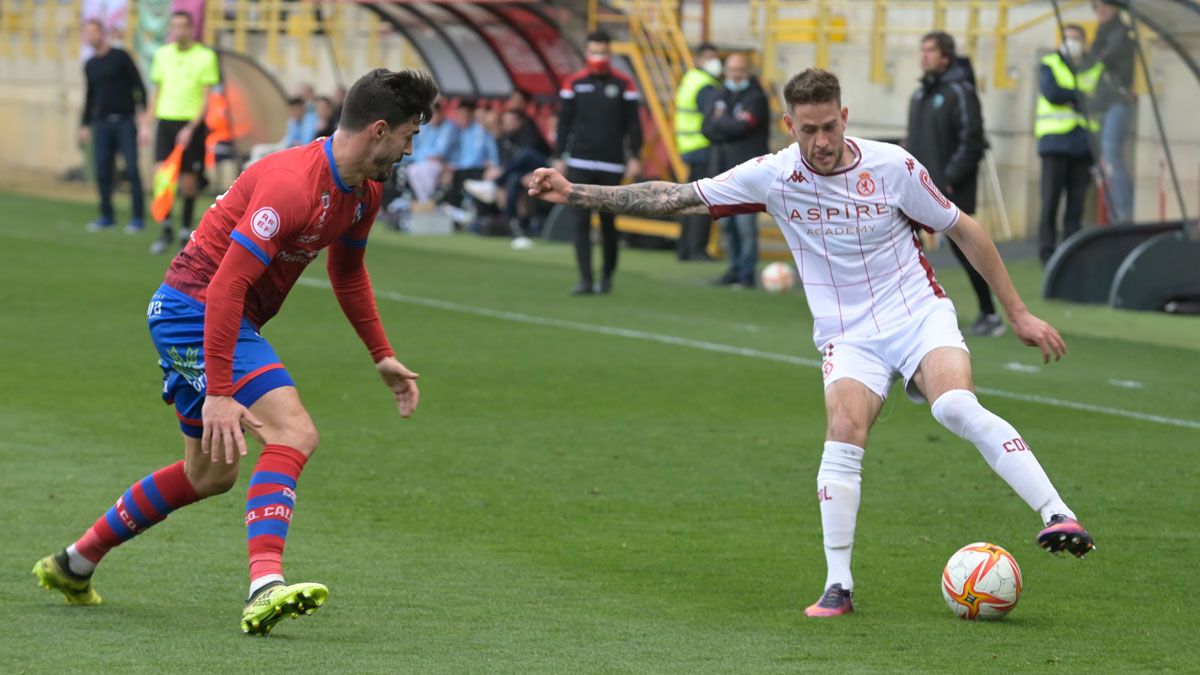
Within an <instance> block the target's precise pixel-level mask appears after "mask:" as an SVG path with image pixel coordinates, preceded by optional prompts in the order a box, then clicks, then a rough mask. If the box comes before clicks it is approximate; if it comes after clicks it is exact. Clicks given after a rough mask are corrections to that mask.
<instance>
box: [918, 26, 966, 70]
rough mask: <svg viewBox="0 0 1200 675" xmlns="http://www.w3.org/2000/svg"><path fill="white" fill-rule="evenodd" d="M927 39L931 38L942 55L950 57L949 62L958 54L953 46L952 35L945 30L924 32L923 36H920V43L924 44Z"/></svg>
mask: <svg viewBox="0 0 1200 675" xmlns="http://www.w3.org/2000/svg"><path fill="white" fill-rule="evenodd" d="M929 40H933V43H934V44H935V45H937V49H938V51H939V52H941V53H942V56H944V57H946V58H948V59H950V61H951V62H953V61H954V59H955V58H956V57H957V56H958V54H957V53H956V51H955V48H954V37H953V36H952V35H950V34H949V33H947V32H946V31H941V30H935V31H933V32H932V33H926V34H925V37H923V38H921V43H922V44H924V43H925V42H927V41H929Z"/></svg>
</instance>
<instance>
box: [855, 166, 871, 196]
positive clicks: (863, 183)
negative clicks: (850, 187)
mask: <svg viewBox="0 0 1200 675" xmlns="http://www.w3.org/2000/svg"><path fill="white" fill-rule="evenodd" d="M854 189H855V190H857V191H858V194H860V195H862V196H864V197H870V196H871V195H873V194H875V181H874V180H872V179H871V172H870V171H864V172H862V173H860V174H858V183H857V184H856V185H855V186H854Z"/></svg>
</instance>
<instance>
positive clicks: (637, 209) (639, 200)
mask: <svg viewBox="0 0 1200 675" xmlns="http://www.w3.org/2000/svg"><path fill="white" fill-rule="evenodd" d="M529 196H531V197H536V198H538V199H541V200H543V201H547V202H551V203H553V204H570V205H571V206H581V207H583V208H587V209H600V210H602V211H610V212H612V213H618V214H621V215H626V216H680V215H692V214H704V213H708V206H707V205H705V203H704V200H702V199H700V194H699V193H698V192H696V187H695V186H694V185H692V184H690V183H688V184H683V185H681V184H679V183H667V182H664V181H650V182H647V183H634V184H633V185H618V186H608V185H582V184H580V185H576V184H574V183H571V182H570V181H568V180H567V179H566V178H564V177H563V175H562V174H561V173H559V172H558V171H556V170H555V169H538V170H536V171H534V172H533V180H531V181H530V183H529Z"/></svg>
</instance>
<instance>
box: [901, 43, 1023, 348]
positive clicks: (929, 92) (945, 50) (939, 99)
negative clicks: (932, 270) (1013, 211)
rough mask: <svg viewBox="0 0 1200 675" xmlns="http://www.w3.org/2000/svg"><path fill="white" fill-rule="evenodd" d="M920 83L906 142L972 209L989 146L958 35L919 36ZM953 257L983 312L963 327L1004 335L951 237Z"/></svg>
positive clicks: (987, 295)
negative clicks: (956, 40) (959, 50)
mask: <svg viewBox="0 0 1200 675" xmlns="http://www.w3.org/2000/svg"><path fill="white" fill-rule="evenodd" d="M921 70H922V71H924V73H925V74H924V76H923V77H922V78H921V86H920V87H918V88H917V90H916V92H914V93H913V96H912V99H911V100H910V101H909V105H908V134H907V140H906V141H905V147H906V148H907V149H908V151H909V152H911V153H912V155H913V157H915V158H916V159H917V161H919V162H921V163H922V164H924V165H925V167H926V168H927V169H928V170H929V177H930V178H931V179H933V182H934V184H935V185H937V186H938V187H939V188H940V189H941V190H942V193H943V194H945V195H946V196H947V197H949V198H950V201H952V202H954V203H955V204H956V205H957V206H958V208H959V209H961V210H962V211H963V212H964V213H966V214H974V213H975V207H976V202H975V200H976V192H977V189H978V183H979V162H980V160H982V159H983V152H984V150H985V149H986V148H987V141H986V140H985V139H984V135H983V113H982V111H981V109H980V105H979V94H978V92H977V91H976V90H975V84H974V76H973V74H972V72H971V70H970V65H969V63H968V62H967V61H966V60H965V59H959V58H958V54H957V52H956V50H955V45H954V38H953V37H951V36H950V35H949V34H947V33H943V32H941V31H937V32H933V33H929V34H927V35H925V37H924V38H922V39H921ZM947 241H948V242H949V243H950V250H951V251H953V252H954V257H955V258H958V261H959V262H960V263H962V266H963V269H965V270H966V272H967V276H968V277H969V278H970V280H971V287H972V288H973V289H974V290H975V297H976V299H977V300H978V301H979V317H978V318H977V319H976V320H975V323H974V324H972V325H971V326H970V327H969V328H967V329H966V330H965V331H964V332H965V333H966V334H967V335H980V336H990V337H996V336H999V335H1003V334H1004V330H1005V328H1004V320H1003V319H1001V318H1000V316H999V315H998V314H997V313H996V305H995V303H994V302H993V300H992V292H991V290H990V289H989V288H988V285H987V282H986V281H984V279H983V277H982V276H980V274H979V272H976V271H975V268H974V267H972V266H971V263H970V261H968V260H967V258H966V256H965V255H963V252H962V250H961V249H959V248H958V245H957V244H955V243H954V241H953V240H951V239H947Z"/></svg>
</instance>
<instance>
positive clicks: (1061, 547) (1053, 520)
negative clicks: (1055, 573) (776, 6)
mask: <svg viewBox="0 0 1200 675" xmlns="http://www.w3.org/2000/svg"><path fill="white" fill-rule="evenodd" d="M1037 542H1038V546H1041V547H1042V548H1044V549H1046V550H1047V551H1050V552H1051V553H1058V552H1059V551H1066V552H1068V553H1070V554H1071V555H1073V556H1075V557H1076V558H1082V557H1083V556H1085V555H1087V554H1088V553H1089V552H1091V551H1094V550H1096V544H1095V543H1094V542H1093V541H1092V535H1090V534H1088V531H1087V530H1085V529H1083V525H1080V524H1079V521H1077V520H1075V519H1074V518H1068V517H1066V516H1064V515H1061V514H1059V515H1056V516H1051V517H1050V523H1049V524H1048V525H1046V529H1044V530H1042V531H1041V532H1039V533H1038V536H1037Z"/></svg>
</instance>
